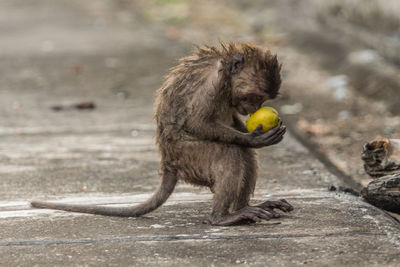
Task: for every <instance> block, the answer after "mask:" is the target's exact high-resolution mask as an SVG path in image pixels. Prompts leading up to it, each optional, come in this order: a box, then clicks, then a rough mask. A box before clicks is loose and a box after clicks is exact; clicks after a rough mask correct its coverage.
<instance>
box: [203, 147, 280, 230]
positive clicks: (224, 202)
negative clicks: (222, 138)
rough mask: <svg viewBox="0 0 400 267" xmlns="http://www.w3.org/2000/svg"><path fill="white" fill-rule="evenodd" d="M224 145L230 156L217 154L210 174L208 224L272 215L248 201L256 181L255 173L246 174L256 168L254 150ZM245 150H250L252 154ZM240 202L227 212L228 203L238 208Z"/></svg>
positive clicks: (223, 224)
mask: <svg viewBox="0 0 400 267" xmlns="http://www.w3.org/2000/svg"><path fill="white" fill-rule="evenodd" d="M225 148H226V149H227V150H228V151H225V153H226V154H228V155H231V156H230V158H228V159H224V158H221V159H219V160H218V159H217V158H216V159H215V161H214V164H213V166H212V169H213V170H215V171H214V174H213V175H214V177H215V178H214V179H215V184H214V187H213V190H214V192H215V193H214V199H213V211H212V214H211V218H210V221H211V224H213V225H221V226H227V225H235V224H241V223H245V222H249V221H250V222H260V221H261V220H269V219H271V218H272V215H271V213H269V212H268V211H266V210H264V209H262V208H260V207H255V206H254V207H253V206H249V205H248V200H249V198H250V195H251V193H252V192H253V190H254V185H255V175H251V176H250V177H248V175H249V174H250V173H253V172H255V164H256V162H255V161H254V155H253V153H252V152H251V151H250V150H243V149H242V148H241V147H238V146H230V147H229V148H228V147H225ZM248 152H251V155H250V154H249V153H248ZM226 154H225V155H226ZM248 168H250V169H248ZM250 170H251V171H250ZM248 178H251V179H253V180H251V179H248ZM239 206H240V209H237V210H235V211H233V212H231V213H230V212H229V209H230V207H232V208H239Z"/></svg>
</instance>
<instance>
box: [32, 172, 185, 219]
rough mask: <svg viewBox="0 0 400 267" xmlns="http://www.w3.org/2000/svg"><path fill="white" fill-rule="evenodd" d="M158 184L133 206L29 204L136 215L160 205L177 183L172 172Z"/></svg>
mask: <svg viewBox="0 0 400 267" xmlns="http://www.w3.org/2000/svg"><path fill="white" fill-rule="evenodd" d="M160 180H161V181H160V184H159V186H158V188H157V190H156V191H155V192H154V194H153V196H152V197H151V198H149V199H148V200H147V201H146V202H143V203H141V204H139V205H136V206H133V207H106V206H97V205H84V204H64V203H54V202H44V201H32V202H31V205H32V207H35V208H41V209H56V210H65V211H72V212H80V213H90V214H98V215H105V216H117V217H138V216H140V215H143V214H146V213H149V212H151V211H153V210H155V209H157V208H158V207H160V206H161V205H162V204H163V203H164V202H165V201H166V200H167V199H168V197H169V196H170V195H171V193H172V191H174V188H175V185H176V183H177V181H178V180H177V178H176V176H175V175H172V174H169V175H168V174H164V175H163V176H162V177H161V179H160Z"/></svg>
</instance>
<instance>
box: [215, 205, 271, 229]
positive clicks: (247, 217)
mask: <svg viewBox="0 0 400 267" xmlns="http://www.w3.org/2000/svg"><path fill="white" fill-rule="evenodd" d="M273 217H274V216H273V213H271V212H270V211H268V210H266V209H264V208H260V207H256V206H246V207H244V208H242V209H240V210H238V211H235V212H233V213H232V214H229V215H225V216H216V215H211V218H210V222H211V224H212V225H219V226H229V225H237V224H244V223H254V222H261V221H262V220H270V219H272V218H273Z"/></svg>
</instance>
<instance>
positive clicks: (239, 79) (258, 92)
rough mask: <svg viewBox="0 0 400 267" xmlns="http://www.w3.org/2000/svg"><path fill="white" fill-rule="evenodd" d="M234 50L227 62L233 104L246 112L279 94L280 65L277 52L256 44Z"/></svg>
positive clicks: (257, 107) (241, 111)
mask: <svg viewBox="0 0 400 267" xmlns="http://www.w3.org/2000/svg"><path fill="white" fill-rule="evenodd" d="M236 49H237V47H236ZM235 52H236V53H235V54H233V55H232V54H231V58H230V59H229V60H228V61H227V63H226V70H227V72H228V75H229V76H230V79H231V82H230V84H231V86H232V106H233V107H234V108H235V109H236V110H237V111H238V112H239V113H240V114H242V115H247V114H249V113H254V112H255V111H256V110H258V109H259V108H260V107H261V105H262V104H263V103H264V102H265V101H267V100H269V99H274V98H275V97H276V96H277V95H278V93H279V88H280V85H281V76H280V70H281V65H280V64H279V63H278V60H277V57H276V55H272V54H271V52H270V51H269V50H267V51H262V50H261V49H259V48H258V47H256V46H251V45H243V46H241V47H240V49H239V51H237V50H236V51H235Z"/></svg>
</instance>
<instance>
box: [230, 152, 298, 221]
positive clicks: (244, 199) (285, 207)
mask: <svg viewBox="0 0 400 267" xmlns="http://www.w3.org/2000/svg"><path fill="white" fill-rule="evenodd" d="M243 150H244V153H246V154H247V157H246V158H248V159H251V160H247V161H246V165H245V166H246V168H245V170H244V178H245V179H244V181H243V182H244V183H245V185H244V186H243V189H242V190H241V191H240V194H239V198H238V201H237V202H236V203H234V205H233V206H232V210H233V211H237V210H240V209H242V208H244V207H246V206H249V200H250V197H251V195H252V194H253V192H254V188H255V185H256V178H257V161H256V158H255V156H254V153H253V152H252V151H251V149H248V148H243ZM256 207H259V208H262V209H264V210H265V211H267V212H269V213H270V214H271V217H273V218H279V217H280V216H281V215H280V214H279V213H278V212H276V211H274V209H280V210H282V211H284V212H288V211H291V210H293V206H292V205H290V204H289V203H288V202H287V201H286V200H285V199H281V200H279V201H265V202H264V203H261V204H259V205H256Z"/></svg>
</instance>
